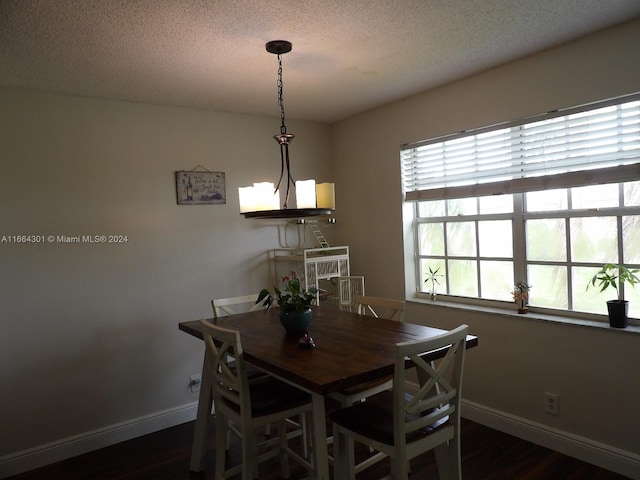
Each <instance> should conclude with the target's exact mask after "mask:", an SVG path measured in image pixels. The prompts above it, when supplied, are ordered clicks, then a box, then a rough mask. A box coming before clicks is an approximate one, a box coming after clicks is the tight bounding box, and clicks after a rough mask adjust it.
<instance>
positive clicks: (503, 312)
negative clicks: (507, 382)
mask: <svg viewBox="0 0 640 480" xmlns="http://www.w3.org/2000/svg"><path fill="white" fill-rule="evenodd" d="M406 301H407V302H410V303H419V304H422V305H433V306H438V307H441V308H451V309H455V310H466V311H474V312H484V313H491V314H494V315H499V316H502V317H510V318H517V319H518V320H528V321H539V322H552V323H561V324H563V325H571V326H575V327H587V328H599V329H601V330H608V331H611V332H620V333H624V334H630V335H640V325H639V324H638V323H637V320H636V319H632V320H630V322H632V323H630V324H629V325H628V326H627V328H613V327H610V326H609V323H608V322H601V321H597V320H587V319H580V318H574V317H563V316H559V315H549V314H546V313H539V312H536V311H535V309H534V310H529V313H526V314H520V313H518V312H517V311H516V310H515V309H514V310H509V309H504V308H497V307H488V306H484V305H475V304H473V305H472V304H467V303H460V302H455V301H450V300H444V299H440V298H438V300H429V299H427V298H421V297H414V298H408V299H407V300H406Z"/></svg>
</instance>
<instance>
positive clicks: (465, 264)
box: [447, 260, 478, 297]
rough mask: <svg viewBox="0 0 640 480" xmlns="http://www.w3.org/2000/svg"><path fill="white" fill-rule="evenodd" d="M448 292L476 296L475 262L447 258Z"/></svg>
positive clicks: (476, 271) (476, 269) (476, 270)
mask: <svg viewBox="0 0 640 480" xmlns="http://www.w3.org/2000/svg"><path fill="white" fill-rule="evenodd" d="M447 266H448V269H447V270H448V272H449V293H450V294H451V295H459V296H462V297H477V296H478V282H477V280H476V278H477V276H478V268H477V264H476V262H474V261H471V260H449V261H448V262H447Z"/></svg>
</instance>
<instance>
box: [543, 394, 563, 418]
mask: <svg viewBox="0 0 640 480" xmlns="http://www.w3.org/2000/svg"><path fill="white" fill-rule="evenodd" d="M544 395H545V398H546V402H547V409H546V412H547V413H548V414H549V415H560V404H559V402H560V396H559V395H558V394H557V393H549V392H544Z"/></svg>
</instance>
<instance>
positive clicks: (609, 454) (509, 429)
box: [461, 400, 640, 480]
mask: <svg viewBox="0 0 640 480" xmlns="http://www.w3.org/2000/svg"><path fill="white" fill-rule="evenodd" d="M461 415H462V416H463V417H464V418H468V419H469V420H472V421H474V422H476V423H480V424H482V425H486V426H487V427H491V428H494V429H495V430H499V431H501V432H505V433H508V434H509V435H513V436H514V437H518V438H522V439H523V440H527V441H529V442H532V443H535V444H537V445H541V446H543V447H546V448H549V449H551V450H555V451H557V452H560V453H563V454H565V455H568V456H571V457H574V458H577V459H579V460H582V461H584V462H587V463H591V464H593V465H597V466H599V467H602V468H605V469H607V470H610V471H612V472H615V473H618V474H620V475H624V476H626V477H629V478H632V479H634V480H640V455H638V454H636V453H633V452H628V451H626V450H621V449H619V448H614V447H611V446H609V445H605V444H603V443H599V442H594V441H593V440H589V439H588V438H584V437H580V436H578V435H573V434H571V433H568V432H565V431H562V430H557V429H554V428H551V427H549V426H547V425H542V424H539V423H535V422H532V421H530V420H527V419H525V418H521V417H516V416H514V415H510V414H508V413H505V412H501V411H499V410H493V409H491V408H488V407H486V406H484V405H480V404H477V403H473V402H470V401H466V400H463V401H462V411H461Z"/></svg>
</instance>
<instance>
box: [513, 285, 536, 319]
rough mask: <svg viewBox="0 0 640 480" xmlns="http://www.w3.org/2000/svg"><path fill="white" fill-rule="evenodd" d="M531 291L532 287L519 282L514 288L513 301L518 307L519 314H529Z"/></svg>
mask: <svg viewBox="0 0 640 480" xmlns="http://www.w3.org/2000/svg"><path fill="white" fill-rule="evenodd" d="M530 289H531V285H527V282H518V283H516V285H515V287H513V292H511V295H513V300H514V301H515V302H516V304H517V305H518V313H521V314H524V313H529V306H528V305H527V303H528V301H529V290H530Z"/></svg>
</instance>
